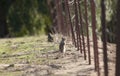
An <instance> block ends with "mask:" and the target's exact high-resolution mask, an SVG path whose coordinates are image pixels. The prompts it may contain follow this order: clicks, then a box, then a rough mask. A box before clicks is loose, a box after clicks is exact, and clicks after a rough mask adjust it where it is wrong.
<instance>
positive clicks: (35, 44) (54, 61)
mask: <svg viewBox="0 0 120 76" xmlns="http://www.w3.org/2000/svg"><path fill="white" fill-rule="evenodd" d="M101 45H102V43H101V42H100V41H98V46H99V59H100V75H101V76H104V73H103V52H102V46H101ZM58 46H59V41H58V42H52V43H50V42H47V36H44V35H43V36H34V37H21V38H6V39H0V76H97V72H95V71H94V55H93V45H92V41H91V43H90V46H91V47H90V48H91V49H90V50H91V61H92V64H91V65H88V59H87V60H84V55H83V54H81V53H80V52H79V51H76V48H75V47H74V46H73V45H71V42H70V41H67V44H66V50H67V52H66V54H65V55H64V56H63V55H62V54H60V52H59V51H58ZM86 49H87V48H86ZM107 52H108V64H109V76H114V71H115V69H114V68H115V44H110V43H108V51H107Z"/></svg>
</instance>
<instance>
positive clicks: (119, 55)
mask: <svg viewBox="0 0 120 76" xmlns="http://www.w3.org/2000/svg"><path fill="white" fill-rule="evenodd" d="M116 18H117V25H116V44H117V50H116V73H115V76H120V0H117V15H116Z"/></svg>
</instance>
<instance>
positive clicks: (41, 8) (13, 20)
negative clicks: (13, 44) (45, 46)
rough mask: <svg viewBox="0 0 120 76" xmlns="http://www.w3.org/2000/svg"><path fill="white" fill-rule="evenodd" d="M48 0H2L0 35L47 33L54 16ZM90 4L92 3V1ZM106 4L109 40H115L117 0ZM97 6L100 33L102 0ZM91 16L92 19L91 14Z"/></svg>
mask: <svg viewBox="0 0 120 76" xmlns="http://www.w3.org/2000/svg"><path fill="white" fill-rule="evenodd" d="M47 1H49V0H0V37H1V38H2V37H21V36H31V35H41V34H47V33H48V31H49V28H50V26H51V25H52V18H51V16H50V9H49V6H48V4H47ZM52 1H54V0H52ZM88 2H89V1H88ZM51 3H52V2H51ZM88 4H90V2H89V3H88ZM105 4H106V18H107V24H106V25H107V35H108V38H107V40H108V42H115V41H114V40H115V35H114V32H115V28H114V27H115V25H116V22H115V21H116V19H115V14H116V11H115V10H116V1H115V0H107V1H106V3H105ZM83 6H84V5H83ZM96 7H97V8H96V16H97V17H96V19H97V32H98V35H99V34H100V33H101V23H100V22H101V20H100V16H101V10H100V9H101V8H100V0H97V1H96ZM82 8H83V7H82ZM88 9H90V7H88ZM88 14H90V11H88ZM89 18H90V19H91V17H90V16H89ZM90 19H89V22H90ZM90 32H91V30H90ZM99 37H101V35H99Z"/></svg>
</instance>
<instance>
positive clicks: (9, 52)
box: [0, 35, 58, 64]
mask: <svg viewBox="0 0 120 76" xmlns="http://www.w3.org/2000/svg"><path fill="white" fill-rule="evenodd" d="M57 48H58V45H56V44H54V43H48V42H47V36H45V35H43V36H31V37H20V38H8V39H0V64H9V63H10V64H11V63H19V62H20V61H24V60H27V61H29V62H30V63H35V62H36V63H37V64H38V63H39V64H40V63H42V61H44V59H36V55H40V54H41V53H44V52H48V51H51V50H57ZM19 54H20V55H19ZM14 61H16V62H14Z"/></svg>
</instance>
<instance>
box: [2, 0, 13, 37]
mask: <svg viewBox="0 0 120 76" xmlns="http://www.w3.org/2000/svg"><path fill="white" fill-rule="evenodd" d="M13 1H15V0H1V1H0V37H6V36H7V35H8V34H9V31H8V26H7V14H8V11H9V8H10V6H11V4H12V3H13Z"/></svg>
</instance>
